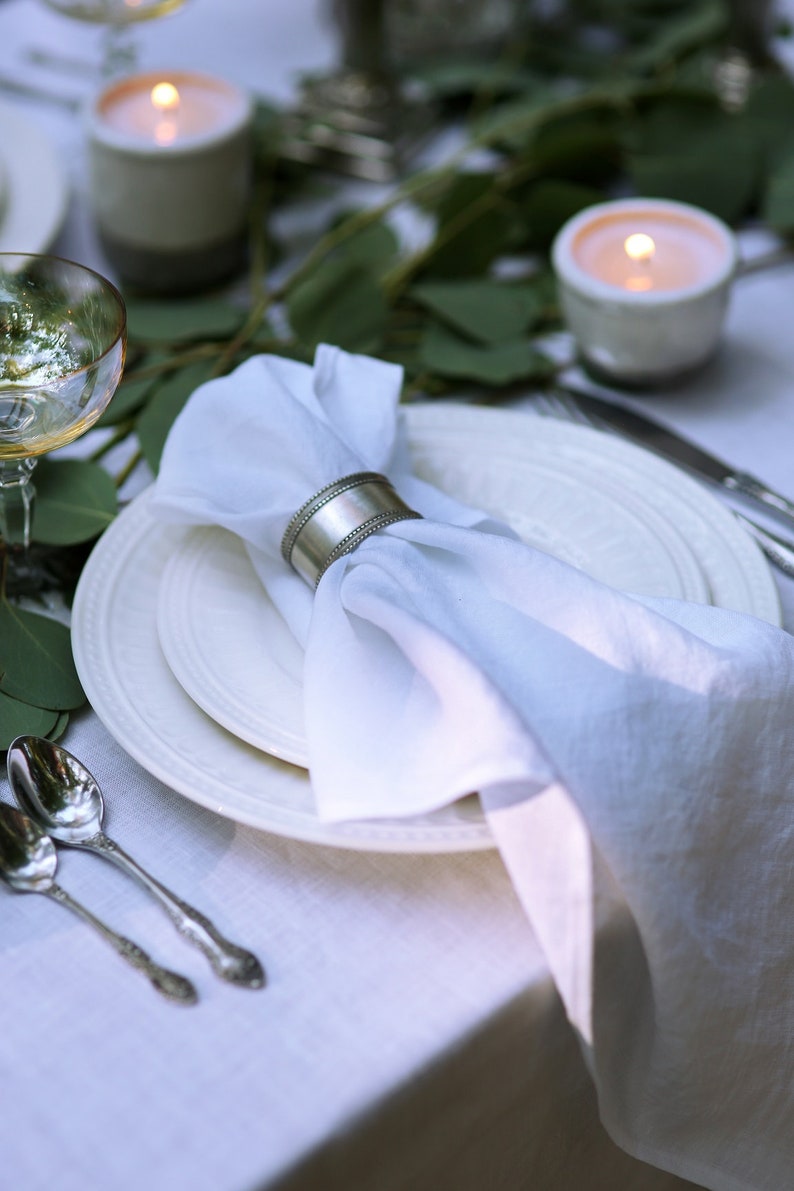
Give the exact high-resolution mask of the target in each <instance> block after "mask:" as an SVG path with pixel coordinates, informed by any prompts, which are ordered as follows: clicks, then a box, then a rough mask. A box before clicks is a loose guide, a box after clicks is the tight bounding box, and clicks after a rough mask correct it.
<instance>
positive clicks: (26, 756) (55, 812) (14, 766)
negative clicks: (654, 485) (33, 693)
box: [8, 736, 265, 988]
mask: <svg viewBox="0 0 794 1191" xmlns="http://www.w3.org/2000/svg"><path fill="white" fill-rule="evenodd" d="M8 778H9V781H10V782H11V789H12V790H13V792H14V796H15V798H16V800H17V802H18V803H19V805H20V806H21V807H22V809H23V810H24V811H26V812H27V813H28V814H29V815H31V816H32V817H33V818H34V819H36V820H38V822H39V823H41V825H42V826H43V827H44V828H45V829H46V830H47V831H48V832H49V833H50V835H51V836H52V837H53V839H56V840H58V841H59V842H60V843H63V844H67V845H69V846H70V847H74V848H84V849H86V850H88V851H90V852H96V853H98V854H99V855H100V856H104V857H105V858H106V859H108V860H112V861H114V863H115V864H117V865H118V866H119V868H122V869H124V871H125V872H127V873H129V874H130V876H132V877H135V879H136V880H138V881H139V882H140V883H141V885H143V887H144V888H145V889H147V890H148V891H149V893H151V894H152V896H153V897H154V898H155V899H156V900H157V901H158V902H159V903H160V905H161V906H162V907H163V909H164V910H166V912H167V913H168V915H169V917H170V918H171V920H172V922H173V923H174V925H175V926H176V928H177V930H178V931H179V932H180V934H182V935H184V937H185V938H186V939H188V940H189V941H190V942H191V943H193V944H195V946H196V947H198V948H199V950H200V951H202V952H203V953H204V955H206V957H207V959H208V960H209V961H210V963H211V964H212V967H213V969H214V971H215V972H216V973H217V974H218V976H220V977H221V978H222V979H223V980H228V981H229V982H230V983H231V984H236V985H239V986H241V987H243V988H262V987H263V986H264V984H265V973H264V971H263V970H262V965H261V964H260V962H259V960H258V959H257V958H256V956H255V955H252V954H251V952H250V951H244V950H243V948H242V947H238V946H236V944H234V943H230V942H229V941H228V939H225V938H224V937H223V935H222V934H221V933H220V931H219V930H218V928H217V927H216V926H214V925H213V924H212V923H211V922H210V920H209V918H206V917H205V916H204V915H203V914H201V913H200V912H199V911H198V910H195V909H193V907H192V906H189V905H187V903H186V902H183V901H182V900H181V899H180V898H178V897H177V896H176V894H174V893H172V892H171V891H170V890H169V889H166V887H165V885H162V884H161V883H160V882H159V881H157V880H155V878H154V877H152V876H151V875H150V874H149V873H147V872H146V871H145V869H143V868H141V866H140V865H139V864H138V863H137V861H135V860H133V859H132V857H131V856H129V855H128V854H127V853H126V852H124V851H122V849H121V848H120V847H119V845H118V844H117V843H115V841H114V840H112V839H110V838H109V837H108V836H107V835H105V833H104V832H103V831H102V821H103V818H104V813H105V806H104V800H103V798H102V792H101V790H100V789H99V786H98V785H97V782H96V779H95V778H94V777H93V775H92V774H91V773H89V771H88V770H87V769H86V767H85V765H83V764H82V763H81V762H80V761H78V760H77V758H76V757H73V756H72V754H71V753H68V752H67V751H66V749H64V748H61V747H60V745H57V744H54V743H53V742H52V741H51V740H45V739H44V738H43V737H41V736H18V737H17V738H16V740H14V741H13V742H12V744H11V746H10V748H9V750H8Z"/></svg>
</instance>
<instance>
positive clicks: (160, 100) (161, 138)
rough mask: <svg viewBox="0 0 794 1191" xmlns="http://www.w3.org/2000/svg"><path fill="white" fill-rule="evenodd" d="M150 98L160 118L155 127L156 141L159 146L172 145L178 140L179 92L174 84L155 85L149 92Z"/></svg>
mask: <svg viewBox="0 0 794 1191" xmlns="http://www.w3.org/2000/svg"><path fill="white" fill-rule="evenodd" d="M149 98H150V99H151V101H152V107H153V108H154V110H155V111H156V112H157V116H158V119H157V123H156V124H155V127H154V139H155V140H156V141H157V144H158V145H170V144H171V142H172V141H174V140H175V139H176V131H177V130H176V125H177V121H176V115H177V112H178V111H179V92H178V91H177V89H176V87H175V86H174V84H173V83H155V85H154V86H153V87H152V89H151V91H150V92H149Z"/></svg>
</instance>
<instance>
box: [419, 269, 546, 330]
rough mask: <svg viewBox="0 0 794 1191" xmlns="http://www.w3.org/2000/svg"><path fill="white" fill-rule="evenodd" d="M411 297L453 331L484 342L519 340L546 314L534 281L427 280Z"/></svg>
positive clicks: (541, 297)
mask: <svg viewBox="0 0 794 1191" xmlns="http://www.w3.org/2000/svg"><path fill="white" fill-rule="evenodd" d="M410 296H411V297H412V298H414V300H415V301H417V302H418V303H419V304H420V305H421V306H424V307H425V308H426V309H427V310H430V311H432V312H433V314H435V315H437V316H438V317H439V318H441V319H442V320H443V321H444V322H445V323H447V324H448V325H449V326H450V327H451V328H452V329H453V330H457V331H461V332H462V333H463V334H464V335H467V336H468V337H469V338H470V339H474V340H476V341H479V342H480V343H501V342H504V341H505V340H510V339H515V338H517V337H518V336H519V335H523V334H524V333H525V332H526V331H528V330H529V329H530V327H532V326H534V325H535V324H537V323H538V322H539V321H540V320H541V318H542V316H543V313H544V308H543V295H542V294H541V293H540V292H539V291H538V287H537V286H536V285H532V284H519V285H515V284H507V283H504V282H499V281H461V282H457V283H454V282H448V281H447V282H443V281H439V282H432V281H427V282H424V283H422V284H420V285H415V286H414V287H413V289H412V290H411V291H410Z"/></svg>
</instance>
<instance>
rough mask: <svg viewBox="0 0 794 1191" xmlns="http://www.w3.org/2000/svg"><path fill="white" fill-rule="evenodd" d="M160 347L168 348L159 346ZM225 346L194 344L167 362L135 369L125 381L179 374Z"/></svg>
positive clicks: (158, 361) (159, 361) (173, 355)
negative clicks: (188, 366)
mask: <svg viewBox="0 0 794 1191" xmlns="http://www.w3.org/2000/svg"><path fill="white" fill-rule="evenodd" d="M158 346H160V347H162V346H167V345H164V344H159V345H158ZM222 348H223V344H218V343H215V342H213V343H209V342H208V343H200V344H197V345H196V344H194V345H192V346H191V347H189V348H186V349H185V350H184V351H174V352H173V353H172V354H171V355H169V357H168V359H167V360H157V361H156V363H154V364H147V365H146V367H145V368H135V369H133V370H132V371H131V372H127V373H125V376H124V379H125V380H131V381H132V380H135V381H138V380H156V379H157V378H158V377H159V376H161V375H162V373H164V372H178V371H179V369H180V368H183V367H184V366H185V365H186V364H195V363H198V362H199V361H200V360H206V359H207V358H208V357H210V356H214V355H216V354H217V353H218V352H219V351H220V350H222Z"/></svg>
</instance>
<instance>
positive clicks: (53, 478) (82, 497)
mask: <svg viewBox="0 0 794 1191" xmlns="http://www.w3.org/2000/svg"><path fill="white" fill-rule="evenodd" d="M35 483H36V500H35V503H34V505H33V526H32V536H33V538H34V540H35V541H37V542H46V543H48V544H50V545H55V546H71V545H73V544H74V543H76V542H87V541H89V540H90V539H91V538H95V537H96V536H97V535H98V534H100V533H101V532H102V531H103V530H104V529H107V527H108V525H110V523H111V521H112V520H113V518H114V517H115V516H116V513H117V511H118V500H117V497H116V488H115V485H114V483H113V480H112V478H111V477H110V476H109V475H108V473H107V472H106V471H105V470H104V468H102V467H100V466H99V464H98V463H90V462H88V461H84V460H80V459H58V460H56V459H43V460H42V461H41V463H40V464H39V467H38V470H37V472H36V479H35Z"/></svg>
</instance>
